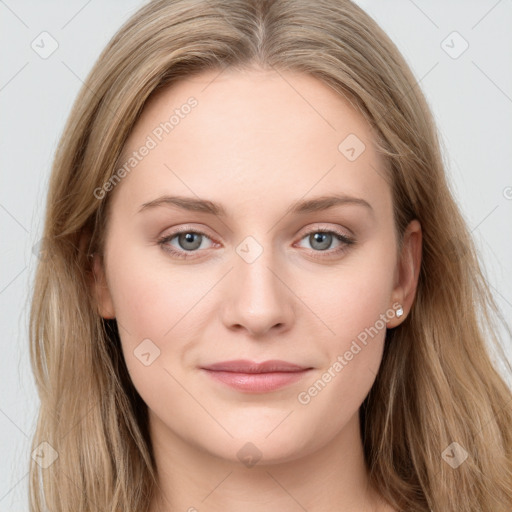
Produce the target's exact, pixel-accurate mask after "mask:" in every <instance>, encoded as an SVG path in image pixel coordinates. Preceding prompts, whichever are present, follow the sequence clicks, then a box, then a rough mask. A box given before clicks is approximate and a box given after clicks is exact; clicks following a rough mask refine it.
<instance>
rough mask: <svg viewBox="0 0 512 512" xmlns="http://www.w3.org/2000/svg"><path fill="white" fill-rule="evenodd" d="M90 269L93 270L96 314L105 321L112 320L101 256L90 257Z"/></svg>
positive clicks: (111, 303)
mask: <svg viewBox="0 0 512 512" xmlns="http://www.w3.org/2000/svg"><path fill="white" fill-rule="evenodd" d="M92 257H93V261H92V268H93V277H94V282H93V285H92V286H93V291H94V295H95V297H96V303H97V305H98V313H99V314H100V315H101V316H102V317H103V318H105V319H112V318H115V317H116V314H115V310H114V304H113V302H112V297H111V295H110V290H109V288H108V283H107V279H106V274H105V265H104V263H103V260H102V258H101V256H100V255H99V254H97V253H94V254H93V255H92Z"/></svg>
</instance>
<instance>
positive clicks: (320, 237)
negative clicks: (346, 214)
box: [302, 230, 353, 252]
mask: <svg viewBox="0 0 512 512" xmlns="http://www.w3.org/2000/svg"><path fill="white" fill-rule="evenodd" d="M304 239H307V240H308V242H309V243H310V244H311V246H312V248H313V249H315V252H316V251H326V250H327V249H329V248H331V247H330V246H331V244H332V242H334V241H338V242H341V243H342V245H343V244H351V243H353V240H352V239H350V238H348V237H347V236H345V235H342V234H341V233H338V232H337V231H323V230H316V231H311V232H310V233H308V234H307V235H306V236H304V237H303V238H302V240H304Z"/></svg>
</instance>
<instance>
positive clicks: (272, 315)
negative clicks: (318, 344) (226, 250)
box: [224, 236, 292, 334]
mask: <svg viewBox="0 0 512 512" xmlns="http://www.w3.org/2000/svg"><path fill="white" fill-rule="evenodd" d="M265 240H266V242H265V244H263V243H260V242H259V241H258V240H257V239H256V238H255V237H252V236H248V237H246V238H245V239H244V240H243V241H242V242H241V243H240V244H238V246H237V247H236V248H235V252H236V254H235V255H234V256H235V258H234V267H235V268H234V269H233V272H232V281H231V283H230V285H229V286H232V289H231V291H230V293H229V297H230V300H229V301H228V304H226V311H227V313H226V316H225V318H224V321H225V322H226V324H227V326H228V327H233V326H235V325H236V326H242V327H245V328H246V329H247V330H248V331H250V332H251V334H263V333H265V332H266V331H267V330H269V329H272V328H273V327H275V326H278V327H279V328H281V329H283V328H284V327H285V326H289V323H290V322H291V319H292V317H291V315H292V305H291V302H290V298H291V297H290V293H289V291H288V290H287V288H286V286H285V285H284V284H283V282H282V281H281V279H279V270H278V269H279V268H280V265H279V262H278V259H279V255H278V254H275V253H274V251H273V248H272V244H271V242H270V241H269V240H270V237H267V238H266V239H265Z"/></svg>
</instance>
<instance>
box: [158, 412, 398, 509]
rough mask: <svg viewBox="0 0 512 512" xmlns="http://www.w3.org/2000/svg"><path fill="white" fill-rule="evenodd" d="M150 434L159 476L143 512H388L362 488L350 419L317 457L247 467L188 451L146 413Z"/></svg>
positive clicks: (355, 423)
mask: <svg viewBox="0 0 512 512" xmlns="http://www.w3.org/2000/svg"><path fill="white" fill-rule="evenodd" d="M150 431H151V436H152V440H153V449H154V453H155V460H156V465H157V472H158V475H159V489H158V492H157V494H156V495H155V498H154V500H153V501H152V504H151V508H150V512H174V511H177V510H179V511H188V512H196V511H197V512H202V511H204V510H208V511H209V512H234V511H239V510H244V511H246V512H263V511H267V510H268V509H269V507H270V508H272V509H273V510H281V511H285V512H286V511H289V512H295V511H300V510H307V511H308V512H319V511H322V512H326V511H332V512H334V511H336V512H340V511H343V512H356V511H357V512H377V511H379V512H380V511H384V510H390V509H387V508H384V506H383V502H382V501H381V500H379V498H378V496H377V494H376V493H375V492H374V491H373V490H372V489H370V487H369V481H368V474H367V468H366V465H365V461H364V454H363V446H362V439H361V435H360V429H359V415H358V414H357V413H356V414H355V415H354V416H353V417H352V418H351V420H350V421H349V422H348V423H347V424H346V425H345V427H344V429H343V430H342V431H341V432H339V434H338V435H337V436H336V437H335V438H334V439H332V441H331V442H330V443H329V444H328V445H325V446H323V447H322V448H321V449H319V450H316V451H312V452H310V453H308V452H307V449H303V450H302V452H303V453H302V456H301V457H300V458H295V459H293V460H292V459H290V460H287V461H280V462H275V463H272V461H269V462H266V463H263V462H257V463H256V464H255V465H252V466H250V465H247V466H246V465H244V464H242V463H241V462H240V461H239V460H238V459H237V457H236V452H237V449H236V448H234V449H233V452H234V457H233V460H226V459H224V458H219V457H217V456H216V455H215V454H212V453H211V452H207V451H205V450H203V449H201V447H198V446H197V445H192V444H190V443H188V442H187V441H186V440H185V439H183V438H181V437H178V436H177V435H176V434H175V433H173V432H171V431H170V430H169V429H168V428H167V427H166V425H164V424H163V423H162V422H161V421H160V420H159V419H158V418H156V417H155V416H152V415H151V413H150ZM313 437H314V435H313ZM249 452H250V450H249ZM249 464H250V463H249Z"/></svg>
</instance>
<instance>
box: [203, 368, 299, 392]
mask: <svg viewBox="0 0 512 512" xmlns="http://www.w3.org/2000/svg"><path fill="white" fill-rule="evenodd" d="M204 371H205V372H206V373H208V374H209V375H210V376H211V377H212V378H213V379H215V380H218V381H220V382H223V383H224V384H227V385H228V386H231V387H232V388H235V389H238V390H239V391H245V392H246V393H268V392H270V391H274V390H276V389H279V388H282V387H284V386H287V385H289V384H293V383H294V382H297V381H299V380H301V379H302V378H303V377H304V375H306V374H307V373H308V371H309V370H303V371H299V372H269V373H235V372H224V371H213V370H204Z"/></svg>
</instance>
